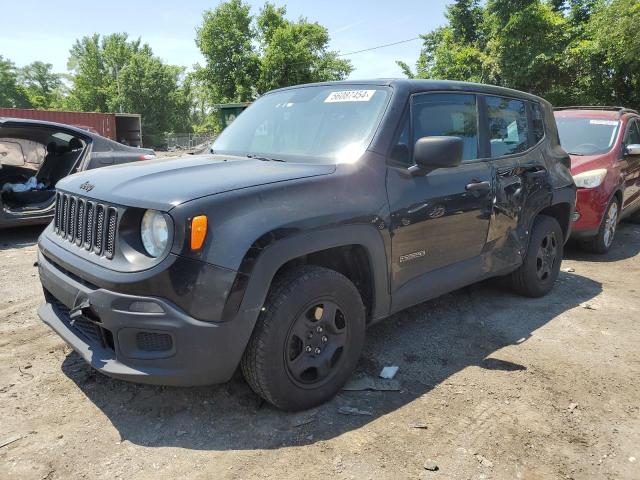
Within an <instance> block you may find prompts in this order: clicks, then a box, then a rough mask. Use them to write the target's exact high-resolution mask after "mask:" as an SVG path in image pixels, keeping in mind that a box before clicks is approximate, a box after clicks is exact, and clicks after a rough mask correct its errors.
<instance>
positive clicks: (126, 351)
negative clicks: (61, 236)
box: [38, 252, 250, 386]
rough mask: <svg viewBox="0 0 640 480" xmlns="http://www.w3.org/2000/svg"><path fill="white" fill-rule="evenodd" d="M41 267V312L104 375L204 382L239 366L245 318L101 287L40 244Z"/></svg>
mask: <svg viewBox="0 0 640 480" xmlns="http://www.w3.org/2000/svg"><path fill="white" fill-rule="evenodd" d="M38 269H39V273H40V280H41V282H42V285H43V287H44V290H45V298H46V303H45V304H44V305H43V306H42V307H40V309H39V310H38V314H39V316H40V318H41V319H42V320H43V321H44V322H45V323H46V324H47V325H49V326H50V327H51V328H52V329H53V330H55V331H56V332H57V333H58V334H59V335H60V336H61V337H62V338H63V339H64V340H65V341H66V342H67V343H68V344H69V345H70V346H71V347H72V348H73V349H74V350H75V351H76V352H78V354H80V355H81V356H82V357H83V358H84V359H85V360H86V361H87V362H88V363H90V364H91V365H92V366H93V367H94V368H95V369H97V370H99V371H100V372H102V373H104V374H106V375H109V376H111V377H114V378H118V379H122V380H130V381H135V382H141V383H152V384H161V385H180V386H193V385H208V384H212V383H221V382H225V381H227V380H229V379H230V378H231V376H232V375H233V373H234V371H235V369H236V368H237V366H238V363H239V361H240V358H241V356H242V353H243V350H244V347H245V345H246V341H247V339H248V336H249V335H250V330H249V332H247V331H246V330H247V329H246V328H244V327H246V325H245V323H246V322H238V321H234V320H230V321H227V322H209V321H200V320H197V319H195V318H193V317H191V316H189V315H188V314H186V313H185V312H184V311H183V310H182V309H180V308H178V307H177V306H176V305H175V304H173V303H172V302H169V301H166V300H164V299H161V298H157V297H150V296H142V295H131V294H123V293H118V292H115V291H111V290H108V289H105V288H100V287H98V286H96V285H93V284H91V283H89V282H87V281H85V280H83V279H82V278H80V277H78V276H77V275H75V274H72V273H71V272H69V271H67V270H65V269H64V268H63V267H61V266H59V265H57V264H55V263H54V262H53V261H52V260H50V259H48V258H47V257H45V256H44V255H43V254H42V252H39V257H38ZM145 302H147V303H145ZM132 304H133V305H135V307H133V306H132ZM149 304H153V305H154V306H153V307H151V308H149Z"/></svg>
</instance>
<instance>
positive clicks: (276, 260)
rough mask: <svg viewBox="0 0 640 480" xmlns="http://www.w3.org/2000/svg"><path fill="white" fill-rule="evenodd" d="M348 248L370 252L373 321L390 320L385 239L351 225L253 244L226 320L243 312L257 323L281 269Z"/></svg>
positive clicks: (369, 227)
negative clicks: (299, 260) (300, 259)
mask: <svg viewBox="0 0 640 480" xmlns="http://www.w3.org/2000/svg"><path fill="white" fill-rule="evenodd" d="M346 245H360V246H362V247H363V248H364V249H365V251H366V252H367V256H368V260H369V265H370V267H371V281H372V282H373V286H372V287H373V288H372V291H373V294H374V305H373V308H372V319H374V320H375V319H379V318H383V317H385V316H387V315H388V314H389V310H390V304H391V301H390V298H391V297H390V295H389V281H388V279H389V275H388V271H387V262H386V255H385V248H384V242H383V239H382V236H381V235H380V233H379V231H378V229H377V228H376V227H375V226H374V225H348V226H340V227H335V228H327V229H322V230H316V231H311V232H305V233H300V234H297V235H294V236H292V237H288V238H278V235H277V234H276V233H275V232H271V233H269V234H267V235H263V236H262V237H261V238H260V239H258V240H257V241H256V242H254V244H253V246H252V247H251V249H249V251H248V252H247V254H246V255H245V257H244V259H243V261H242V264H241V267H240V272H239V273H238V276H237V278H236V282H235V284H234V287H233V288H232V293H231V294H230V296H229V298H228V300H227V305H226V306H225V312H224V315H223V317H224V316H232V315H234V314H237V313H238V312H240V313H241V314H242V315H246V314H247V313H253V314H254V315H255V319H257V315H258V313H259V312H260V309H261V308H262V305H263V304H264V301H265V299H266V297H267V293H268V292H269V288H270V286H271V283H272V281H273V278H274V276H275V275H276V273H277V272H278V270H279V269H280V267H282V266H283V265H284V264H285V263H287V262H288V261H290V260H293V259H295V258H298V257H301V256H303V255H307V254H310V253H314V252H319V251H321V250H326V249H329V248H335V247H341V246H346ZM254 321H255V320H254Z"/></svg>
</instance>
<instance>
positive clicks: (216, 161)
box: [56, 155, 335, 211]
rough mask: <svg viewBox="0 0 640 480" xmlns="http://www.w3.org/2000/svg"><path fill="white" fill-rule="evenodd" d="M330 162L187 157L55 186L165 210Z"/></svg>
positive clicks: (322, 169) (103, 171) (316, 171)
mask: <svg viewBox="0 0 640 480" xmlns="http://www.w3.org/2000/svg"><path fill="white" fill-rule="evenodd" d="M334 170H335V165H311V164H303V163H283V162H268V161H261V160H256V159H251V158H244V157H233V156H228V155H190V156H186V157H179V158H170V159H160V160H149V161H145V162H139V163H128V164H123V165H115V166H112V167H106V168H100V169H95V170H88V171H85V172H81V173H77V174H75V175H71V176H69V177H66V178H64V179H62V180H61V181H60V182H58V184H57V185H56V187H57V188H59V189H61V190H64V191H66V192H71V193H75V194H78V195H81V196H86V197H90V198H95V199H97V200H101V201H104V202H106V203H112V204H118V205H125V206H132V207H140V208H153V209H156V210H162V211H169V210H170V209H172V208H173V207H175V206H177V205H180V204H181V203H184V202H188V201H189V200H194V199H196V198H200V197H205V196H208V195H215V194H218V193H223V192H230V191H233V190H238V189H241V188H248V187H253V186H258V185H265V184H268V183H276V182H283V181H287V180H294V179H298V178H305V177H314V176H318V175H328V174H330V173H332V172H333V171H334Z"/></svg>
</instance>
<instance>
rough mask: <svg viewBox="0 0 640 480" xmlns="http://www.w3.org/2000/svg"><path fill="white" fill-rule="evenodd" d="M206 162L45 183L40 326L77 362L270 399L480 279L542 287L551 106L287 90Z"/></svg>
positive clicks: (436, 94) (554, 200) (435, 95)
mask: <svg viewBox="0 0 640 480" xmlns="http://www.w3.org/2000/svg"><path fill="white" fill-rule="evenodd" d="M213 150H214V152H213V153H212V154H207V155H200V156H191V157H188V158H181V159H164V160H154V161H150V162H142V163H137V164H130V165H127V166H114V167H108V168H104V169H100V170H99V171H90V172H83V173H80V174H77V175H72V176H70V177H68V178H65V179H64V180H62V181H60V182H59V183H58V186H57V187H58V188H57V196H56V215H55V218H54V221H53V222H52V223H51V224H50V225H49V226H48V227H47V228H46V230H45V231H44V232H43V233H42V235H41V237H40V239H39V260H38V266H39V272H40V278H41V281H42V285H43V287H44V294H45V298H46V303H45V304H44V305H43V306H42V307H41V308H40V309H39V315H40V317H41V318H42V320H43V321H44V322H45V323H47V324H48V325H49V326H50V327H51V328H53V329H54V330H55V331H56V332H58V334H59V335H60V336H61V337H62V338H64V340H65V341H66V342H67V343H69V345H71V347H73V348H74V349H75V350H76V351H77V352H78V353H79V354H80V355H81V356H82V357H83V358H84V359H85V360H86V361H87V362H89V363H90V364H91V365H92V366H93V367H94V368H96V369H97V370H99V371H101V372H103V373H105V374H107V375H110V376H112V377H116V378H119V379H124V380H130V381H135V382H144V383H153V384H165V385H184V386H187V385H203V384H212V383H220V382H225V381H227V380H229V379H230V378H231V377H232V375H233V374H234V372H235V371H236V370H237V369H238V367H240V368H241V370H242V372H243V374H244V377H245V378H246V380H247V382H248V383H249V385H250V386H251V387H252V389H253V390H254V391H255V392H256V393H257V394H258V395H260V396H261V397H263V398H264V399H266V400H267V401H269V402H271V403H272V404H273V405H275V406H277V407H279V408H281V409H285V410H301V409H306V408H310V407H312V406H314V405H318V404H320V403H322V402H324V401H326V400H327V399H329V398H331V397H332V396H333V395H334V394H335V393H336V392H337V391H338V390H339V389H340V388H341V386H342V385H343V384H344V383H345V382H346V380H347V379H348V378H349V376H350V375H351V374H352V372H353V371H354V369H355V368H356V363H357V361H358V358H359V356H360V353H361V350H362V346H363V343H364V340H365V329H366V327H368V326H369V325H371V324H373V323H375V322H377V321H379V320H382V319H384V318H385V317H388V316H389V315H391V314H393V313H395V312H398V311H400V310H402V309H405V308H407V307H410V306H412V305H415V304H417V303H420V302H423V301H425V300H428V299H431V298H434V297H436V296H439V295H442V294H444V293H446V292H449V291H452V290H455V289H457V288H460V287H463V286H465V285H469V284H471V283H473V282H477V281H479V280H482V279H486V278H489V277H496V276H503V277H505V278H506V279H508V281H509V282H510V283H511V285H512V286H513V288H514V289H515V290H516V291H517V292H519V293H521V294H523V295H526V296H530V297H537V296H542V295H544V294H546V293H547V292H549V290H550V289H551V288H552V286H553V284H554V282H555V280H556V277H557V275H558V271H559V268H560V262H561V259H562V253H563V245H564V242H565V239H566V238H567V236H568V235H569V230H570V226H571V218H572V215H573V212H574V206H575V197H576V193H575V192H576V190H575V185H574V183H573V180H572V177H571V173H570V171H569V166H570V164H569V156H568V155H567V154H566V153H565V151H564V150H562V149H561V148H560V145H559V143H558V133H557V130H556V124H555V121H554V117H553V112H552V108H551V105H550V104H549V103H548V102H546V101H545V100H543V99H541V98H538V97H536V96H533V95H528V94H525V93H522V92H518V91H514V90H509V89H505V88H499V87H493V86H486V85H479V84H471V83H462V82H448V81H426V80H425V81H423V80H389V81H386V80H376V81H361V82H333V83H332V82H330V83H322V84H313V85H301V86H297V87H289V88H285V89H280V90H275V91H272V92H269V93H267V94H265V95H264V96H262V97H261V98H260V99H258V100H257V101H256V102H254V103H253V104H252V105H251V106H250V107H249V108H248V109H247V110H246V111H245V112H243V113H242V114H241V115H240V116H239V117H238V118H237V119H236V120H235V121H234V122H233V123H232V124H231V125H230V126H229V127H227V129H226V130H224V131H223V132H222V134H221V135H220V136H219V138H218V139H217V140H216V142H215V144H214V146H213Z"/></svg>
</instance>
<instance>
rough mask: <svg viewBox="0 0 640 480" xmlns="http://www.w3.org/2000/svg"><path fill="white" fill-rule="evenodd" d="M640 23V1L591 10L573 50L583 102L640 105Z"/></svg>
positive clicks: (624, 0)
mask: <svg viewBox="0 0 640 480" xmlns="http://www.w3.org/2000/svg"><path fill="white" fill-rule="evenodd" d="M639 23H640V3H639V2H638V1H637V0H611V1H608V2H600V3H599V4H598V5H597V6H596V8H594V10H593V11H591V12H590V15H589V20H588V22H587V23H586V25H585V27H584V31H585V35H584V38H582V39H580V41H579V42H576V44H575V45H574V46H573V50H572V52H571V54H572V59H573V63H574V64H575V65H576V71H577V72H578V76H577V77H576V79H577V81H576V83H577V89H578V90H579V91H580V92H581V95H582V99H583V100H584V101H588V102H590V103H598V104H604V105H624V106H631V107H634V108H639V107H640V37H639V36H638V35H637V33H636V30H637V25H638V24H639Z"/></svg>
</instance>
